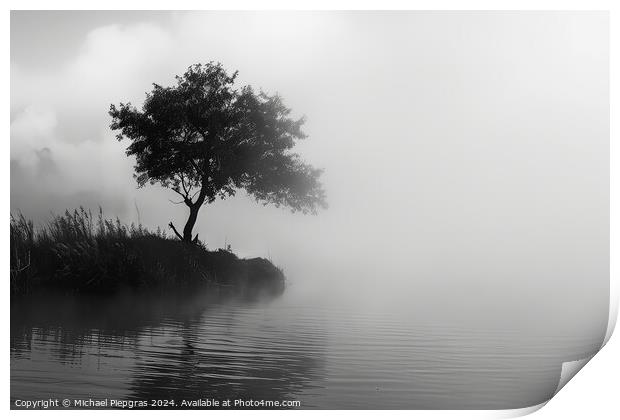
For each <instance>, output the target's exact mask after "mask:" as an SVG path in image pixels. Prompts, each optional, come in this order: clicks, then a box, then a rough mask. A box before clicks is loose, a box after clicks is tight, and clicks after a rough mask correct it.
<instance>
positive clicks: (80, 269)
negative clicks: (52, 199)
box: [10, 207, 284, 295]
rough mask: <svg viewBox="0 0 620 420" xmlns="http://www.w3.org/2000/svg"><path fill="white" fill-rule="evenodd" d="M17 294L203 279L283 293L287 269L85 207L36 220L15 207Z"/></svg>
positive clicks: (104, 290) (106, 290)
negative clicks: (37, 223) (211, 248)
mask: <svg viewBox="0 0 620 420" xmlns="http://www.w3.org/2000/svg"><path fill="white" fill-rule="evenodd" d="M10 233H11V244H10V249H11V267H10V270H11V276H10V281H11V294H12V295H25V294H32V293H37V292H45V291H63V292H67V293H75V294H112V293H116V292H119V291H121V290H124V289H142V290H151V291H153V290H160V291H165V290H167V289H170V288H175V289H179V288H185V287H194V286H197V285H214V286H220V287H221V286H234V287H235V288H236V289H240V290H250V289H261V290H267V291H269V292H274V293H281V291H282V290H283V287H284V276H283V274H282V271H281V270H279V269H278V268H277V267H275V266H274V265H273V264H271V263H270V262H269V261H267V260H265V259H262V258H254V259H240V258H237V256H236V255H234V254H233V253H232V252H230V251H229V250H224V249H219V250H216V251H209V250H207V248H206V246H205V245H204V244H202V243H197V244H187V243H183V242H181V241H178V240H176V239H174V238H172V237H171V236H168V235H167V234H166V233H165V232H164V231H163V230H161V229H160V228H158V229H157V230H154V231H151V230H148V229H146V228H145V227H143V226H142V225H140V224H138V225H135V224H130V225H127V224H123V223H122V222H121V221H120V220H119V219H118V218H116V219H107V218H105V217H104V215H103V212H102V211H101V209H99V212H98V213H97V214H96V215H95V216H93V214H92V213H91V212H90V211H89V210H86V209H84V208H82V207H80V208H79V209H75V210H73V211H69V210H67V211H65V213H64V214H62V215H59V216H55V217H53V218H52V220H51V221H49V222H48V223H47V224H45V225H43V226H40V227H38V228H35V226H34V224H33V223H32V221H30V220H27V219H26V218H25V217H24V216H23V215H21V214H19V215H16V216H14V215H11V229H10Z"/></svg>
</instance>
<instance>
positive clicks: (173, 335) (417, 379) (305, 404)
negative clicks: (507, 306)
mask: <svg viewBox="0 0 620 420" xmlns="http://www.w3.org/2000/svg"><path fill="white" fill-rule="evenodd" d="M599 344H600V341H599V338H596V337H595V338H592V337H579V336H577V337H575V336H566V335H564V336H562V335H553V334H552V333H548V334H539V335H529V336H527V337H524V336H523V334H520V333H516V332H514V331H512V332H511V331H504V330H502V331H498V330H489V329H487V330H484V329H475V328H456V327H448V326H433V327H432V328H431V327H429V326H428V325H423V324H421V323H420V322H416V321H415V320H411V319H407V318H406V317H403V316H398V315H395V313H393V312H391V311H390V310H389V308H386V309H385V310H383V311H380V312H372V313H369V312H365V311H364V310H363V308H361V307H358V308H357V309H356V310H348V309H345V308H342V307H339V308H329V307H322V308H319V307H316V306H310V305H304V304H302V303H300V302H296V301H295V300H294V299H290V298H288V297H287V295H286V294H285V295H284V296H283V297H282V298H280V299H277V300H274V301H271V302H248V301H239V300H235V299H231V298H225V297H221V296H220V297H214V296H213V293H208V292H205V293H195V294H192V295H189V296H187V295H186V296H165V297H162V296H160V297H149V298H146V297H140V298H138V297H135V296H124V297H119V298H114V299H80V300H77V299H74V298H69V297H56V298H49V297H48V298H46V299H45V300H41V299H39V300H34V299H30V300H24V301H14V302H12V304H11V399H12V400H14V399H18V398H19V399H38V398H50V397H53V398H119V399H121V398H133V399H175V400H181V399H198V398H215V399H219V400H225V399H237V398H242V399H250V398H251V399H255V400H256V399H266V400H299V401H301V407H302V408H409V409H415V408H418V409H433V408H444V409H448V408H479V409H492V408H495V409H503V408H519V407H524V406H529V405H533V404H538V403H540V402H542V401H544V400H546V399H548V398H549V397H551V395H552V393H553V391H554V390H555V388H556V386H557V383H558V380H559V375H560V370H561V362H562V361H565V360H572V359H577V358H580V357H583V356H585V355H586V354H589V353H591V352H592V351H594V350H595V349H596V348H597V346H598V345H599Z"/></svg>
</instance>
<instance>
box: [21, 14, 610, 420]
mask: <svg viewBox="0 0 620 420" xmlns="http://www.w3.org/2000/svg"><path fill="white" fill-rule="evenodd" d="M11 19H12V24H11V31H12V33H11V43H12V45H11V54H12V55H11V74H12V76H11V209H12V211H21V212H23V213H24V214H25V215H26V216H28V217H32V218H34V219H35V221H37V222H39V223H44V222H45V221H46V220H48V219H49V214H50V212H56V213H58V212H61V211H63V210H64V209H65V208H72V207H75V206H79V205H84V206H86V207H88V208H92V209H94V210H96V209H97V207H98V206H99V205H101V206H102V207H103V209H104V211H105V213H106V215H107V216H110V217H114V216H119V217H120V218H121V219H122V220H123V221H127V222H132V221H133V222H136V223H138V222H139V223H142V224H144V225H146V226H149V227H156V226H162V227H164V226H166V225H167V224H168V222H169V221H171V220H172V221H174V222H175V223H177V224H178V223H180V221H182V220H183V219H184V218H185V217H186V214H185V209H184V208H183V207H182V206H175V205H173V204H171V203H170V202H169V201H168V200H169V199H173V198H174V197H172V195H173V194H172V193H170V192H169V191H165V190H163V189H161V188H158V187H145V188H143V189H136V188H135V183H134V181H133V179H132V173H133V170H132V164H133V163H132V162H131V160H130V159H128V158H127V157H126V156H125V155H124V149H123V147H124V145H123V144H119V143H117V142H116V141H115V140H114V138H113V137H114V135H113V133H111V132H110V130H109V129H108V128H107V127H108V125H109V119H108V117H107V114H106V112H107V110H108V107H109V104H110V103H117V102H119V101H132V103H134V104H136V105H139V104H140V103H141V101H142V99H143V97H144V92H145V91H147V90H150V87H151V85H150V84H151V83H152V82H155V83H159V84H162V85H168V84H171V83H172V76H173V75H174V74H180V73H182V72H183V71H184V70H185V69H186V67H187V66H189V65H190V64H192V63H195V62H206V61H210V60H214V61H221V62H222V63H223V65H224V66H225V67H226V68H227V69H230V70H234V69H238V70H239V71H240V76H239V77H240V79H241V81H242V83H250V84H253V85H256V86H261V87H263V88H264V89H265V90H266V91H268V92H275V91H277V92H279V93H280V94H281V95H282V97H283V98H284V101H285V103H286V104H287V105H288V106H290V107H291V108H292V109H293V110H294V113H296V115H297V116H301V115H302V114H305V115H306V116H307V123H306V125H305V131H306V132H307V134H308V135H309V138H308V139H306V140H304V141H303V142H301V143H300V145H299V148H297V151H298V152H299V153H300V155H301V156H302V157H303V158H304V159H306V160H307V161H308V162H310V163H312V164H313V165H316V166H317V167H322V168H324V169H325V172H324V175H323V178H322V179H323V183H324V185H325V188H326V191H327V198H328V202H329V205H330V207H329V209H328V210H326V211H323V212H321V213H320V214H318V215H317V216H306V215H301V214H290V213H289V212H287V211H286V210H284V209H278V208H271V207H263V206H261V205H259V204H257V203H255V202H254V201H253V200H252V199H250V198H249V197H247V196H245V195H244V194H242V193H239V194H238V195H237V196H236V197H234V198H231V199H228V200H226V201H218V202H215V203H213V204H212V205H209V206H205V207H204V208H203V209H202V211H201V213H200V216H199V219H198V223H197V225H196V227H197V231H198V232H200V238H201V239H202V240H204V241H205V242H206V244H207V247H209V248H210V249H217V248H220V247H226V246H227V245H231V247H232V250H233V251H234V252H235V253H237V254H238V255H239V256H242V257H245V256H247V257H256V256H263V257H267V258H270V259H271V260H272V261H273V262H274V264H276V265H278V266H279V267H281V268H282V269H283V271H284V273H285V274H286V276H287V287H286V290H285V292H284V294H283V295H282V296H281V297H279V298H277V299H275V300H270V301H260V302H251V301H249V302H248V301H240V300H236V299H231V298H220V297H218V296H215V297H214V296H213V294H212V292H211V291H205V292H204V294H195V295H193V296H169V297H166V298H164V297H161V296H160V297H157V296H154V297H153V296H152V297H148V298H147V297H142V298H137V297H135V296H133V297H129V296H122V297H118V298H115V299H111V300H110V299H108V300H94V301H90V300H89V301H80V300H79V299H74V298H67V297H53V298H52V297H50V298H46V299H45V300H44V301H32V302H19V303H15V304H12V306H11V311H12V313H11V396H12V398H26V397H28V398H48V397H49V390H50V389H57V390H58V392H60V393H62V394H64V395H66V396H67V397H71V398H74V397H75V398H77V397H84V398H88V397H97V396H100V397H103V398H105V397H109V398H112V397H115V396H116V397H118V398H123V397H125V398H129V397H131V398H169V397H173V398H177V399H182V398H186V399H191V398H207V397H209V396H210V397H213V398H222V399H224V398H233V397H235V396H245V397H248V398H265V399H291V400H295V399H297V400H300V401H301V402H302V408H480V409H488V408H498V409H500V408H519V407H524V406H528V405H534V404H538V403H540V402H542V401H544V400H545V399H548V398H549V397H551V396H552V394H553V392H554V390H555V388H556V386H557V383H558V380H559V374H560V370H561V363H562V362H564V361H568V360H575V359H579V358H582V357H585V356H587V355H590V354H592V353H593V352H594V351H596V350H597V349H598V348H599V346H600V344H601V342H602V340H603V336H604V334H605V329H606V326H607V319H608V313H609V311H608V305H609V161H608V153H609V100H608V89H609V83H608V80H609V74H608V23H607V22H608V21H607V19H608V17H607V15H606V14H604V13H583V12H578V13H577V12H576V13H546V12H545V13H542V12H541V13H495V12H494V13H434V12H433V13H422V12H416V13H390V12H372V13H371V12H357V13H344V12H334V13H315V12H312V13H306V12H304V13H292V12H291V13H280V12H264V13H249V12H248V13H231V12H205V13H198V12H192V13H182V12H177V13H137V14H136V13H121V12H110V13H101V12H98V13H97V14H93V13H82V12H81V13H43V12H36V13H32V12H30V13H24V12H13V13H12V15H11ZM73 22H79V24H76V25H67V23H73ZM34 27H37V28H41V29H40V30H39V31H34V30H32V28H34ZM230 27H242V28H243V30H242V31H235V33H233V34H230V36H226V37H221V36H218V34H220V33H221V32H223V31H225V32H226V33H228V32H229V31H228V30H227V29H228V28H230ZM45 28H54V30H53V31H46V30H44V29H45ZM49 33H53V34H54V35H53V36H54V37H57V38H58V39H57V40H56V41H57V42H56V41H55V42H53V43H52V44H53V46H50V43H49V42H48V40H46V38H45V37H47V34H49ZM112 58H113V59H112ZM40 62H46V63H49V66H48V67H46V68H40V67H39V66H37V65H35V64H36V63H40Z"/></svg>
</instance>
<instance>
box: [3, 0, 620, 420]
mask: <svg viewBox="0 0 620 420" xmlns="http://www.w3.org/2000/svg"><path fill="white" fill-rule="evenodd" d="M617 3H618V2H617V1H616V2H614V1H605V0H599V1H596V0H591V1H570V0H565V1H559V0H554V1H552V0H539V1H533V0H521V1H488V0H487V1H447V0H446V1H428V0H427V1H422V0H420V1H415V0H410V1H406V0H383V1H381V2H379V1H363V0H357V1H355V0H332V1H329V0H314V1H292V0H288V1H286V0H271V1H260V3H259V2H258V1H251V0H229V1H221V0H202V1H199V0H176V1H162V0H152V1H149V2H148V3H146V2H143V1H136V0H108V1H99V0H97V1H90V2H88V3H85V2H79V1H75V0H61V1H58V0H57V1H54V2H52V1H42V0H36V1H13V0H9V1H7V2H5V4H7V6H8V8H7V10H6V12H5V14H4V15H3V16H2V25H1V27H2V28H3V30H2V38H3V39H2V45H3V49H4V57H5V65H4V68H3V77H4V80H5V87H6V88H5V90H4V91H5V92H9V91H10V76H9V69H10V56H9V53H8V52H9V49H10V26H9V25H10V23H9V22H10V17H9V16H10V14H9V12H8V10H11V9H12V10H46V9H47V10H72V9H79V10H104V9H117V10H140V9H145V6H146V9H148V10H209V9H211V10H246V9H247V10H259V9H267V10H281V9H287V10H373V9H380V10H401V9H402V10H404V9H413V10H608V11H610V29H611V51H610V54H611V55H610V64H611V69H610V77H611V80H610V83H611V92H610V95H611V96H610V100H611V104H610V105H611V108H610V112H611V114H610V115H611V120H610V122H611V131H610V134H611V151H610V152H611V153H610V163H611V180H610V181H611V183H610V186H611V195H610V205H611V220H610V222H611V225H610V226H611V239H610V252H611V261H610V262H611V267H610V270H611V271H610V274H611V278H610V298H611V301H610V322H609V326H608V329H607V336H606V341H607V340H609V338H610V337H611V333H612V332H613V328H614V326H615V323H616V319H617V314H618V275H617V273H618V255H619V253H618V249H619V248H618V237H619V236H618V233H619V231H618V229H619V228H618V219H617V217H615V215H616V214H618V210H619V206H618V204H619V201H618V194H619V191H620V190H619V187H620V182H619V181H620V180H619V176H620V175H619V174H620V172H619V171H618V169H617V168H618V162H619V147H618V122H617V121H618V118H617V116H618V115H619V112H618V110H619V109H620V108H619V106H618V103H619V102H618V98H619V90H618V83H616V82H615V79H614V76H615V75H617V74H620V73H619V70H620V67H619V66H618V45H619V44H620V43H619V42H618V32H619V30H618V28H617V27H616V26H617V23H618V22H617V21H618V20H619V18H618V16H620V12H619V11H618V10H619V9H620V7H619V6H618V5H617ZM5 98H6V99H5V101H4V102H3V104H2V107H3V111H4V115H5V118H6V119H7V123H6V125H5V133H6V136H5V140H4V141H3V142H2V146H1V147H2V148H3V150H2V151H3V156H5V159H6V156H9V155H10V153H9V148H10V146H9V139H10V96H9V95H5ZM2 171H3V175H4V176H3V177H2V179H3V180H4V182H5V191H8V190H10V181H9V177H10V168H9V165H8V164H7V162H6V161H5V164H4V165H3V166H2ZM8 196H9V195H8V194H5V197H8ZM9 212H10V205H9V199H8V198H6V199H5V215H6V216H5V217H7V218H8V214H9ZM1 226H2V227H1V229H2V235H3V236H2V237H3V239H4V240H3V241H2V253H3V254H2V255H3V260H2V261H3V265H4V272H5V273H6V272H7V271H8V265H9V263H8V258H7V257H8V255H9V241H8V238H9V234H8V233H9V232H8V223H5V224H1ZM5 290H6V289H5ZM9 316H10V312H9V296H8V294H7V295H6V296H5V305H4V317H3V320H4V323H5V324H4V326H5V331H7V330H8V328H9V325H8V323H9ZM1 339H2V343H3V345H4V349H5V351H7V352H8V351H9V343H8V341H9V334H6V333H5V334H3V335H2V338H1ZM617 341H618V340H617V339H615V340H611V342H612V344H611V345H608V346H606V347H605V348H604V349H603V351H602V353H604V355H605V361H606V364H605V365H604V366H601V363H599V362H597V360H596V359H597V358H598V357H599V356H596V357H595V358H594V362H593V363H591V364H592V365H595V366H592V368H591V369H590V366H589V365H590V364H588V366H586V367H585V368H584V371H587V373H588V377H584V378H580V379H579V380H578V381H577V382H580V383H579V387H577V386H575V389H579V390H580V393H579V394H578V395H574V394H572V398H570V399H567V398H564V394H568V393H569V391H572V388H571V384H569V385H568V386H567V387H566V388H567V390H566V391H562V392H560V394H559V395H558V397H556V398H554V399H552V400H551V401H552V402H553V401H555V400H556V399H558V400H562V401H564V405H563V406H561V407H559V404H554V403H550V404H549V407H548V408H545V409H544V410H541V411H539V412H537V413H536V414H535V415H534V416H535V417H539V418H543V417H544V418H581V417H580V416H583V415H585V413H586V411H585V410H588V412H589V410H590V407H589V405H590V404H592V403H594V404H597V406H599V407H600V406H601V405H602V406H603V407H606V408H605V411H600V410H596V408H595V407H594V408H592V409H593V410H594V411H597V412H599V413H600V414H601V417H595V418H615V417H616V416H617V415H618V413H619V412H620V410H619V409H618V404H617V403H615V399H614V397H615V392H614V391H615V389H616V386H617V385H616V382H615V381H616V380H617V378H616V377H614V376H613V373H618V357H617V356H618V354H619V353H620V350H619V346H620V345H619V344H618V343H617ZM7 359H8V357H7ZM610 367H611V368H612V369H615V370H612V371H611V372H610ZM595 368H596V369H598V371H596V370H594V369H595ZM3 370H4V382H3V383H2V391H3V395H4V398H3V399H2V402H1V403H0V404H2V405H3V408H4V409H6V410H8V409H9V399H8V395H9V394H10V391H9V388H10V374H9V371H10V366H9V363H8V360H6V361H5V364H4V369H3ZM608 372H610V373H612V374H611V375H608ZM584 376H586V375H585V374H584ZM586 380H589V381H590V382H589V383H587V384H584V382H586ZM605 396H606V397H605ZM604 398H606V399H605V400H603V399H604ZM580 400H581V401H582V403H580V402H579V401H580ZM558 402H559V401H558ZM584 404H585V405H584ZM552 406H553V409H552ZM246 413H248V412H245V411H244V412H240V411H229V412H218V413H213V412H208V413H207V412H204V411H192V412H184V413H183V414H182V415H183V416H191V417H200V418H204V417H206V416H209V417H211V416H217V417H223V418H230V417H232V418H234V417H237V416H243V415H244V414H246ZM579 413H580V414H579ZM10 414H11V415H13V416H17V417H22V416H25V417H31V416H32V417H34V416H38V415H40V413H35V412H32V411H28V412H19V411H15V410H13V411H11V413H10ZM169 414H170V413H169V412H163V411H159V412H153V411H150V412H148V413H146V415H148V416H155V417H164V416H166V417H168V416H169ZM325 414H328V415H337V416H338V417H342V416H344V417H345V418H353V417H355V418H357V417H359V416H362V417H364V416H372V417H375V416H378V415H381V416H385V415H388V416H389V417H397V418H409V417H410V416H411V415H414V416H416V417H417V418H441V419H444V418H481V417H495V418H498V417H504V415H506V414H509V415H520V414H527V410H526V409H525V410H519V411H511V412H506V411H504V412H501V413H500V412H493V411H413V412H407V411H387V412H380V413H379V412H375V411H365V412H356V411H347V412H345V411H320V412H317V411H296V412H294V413H291V412H266V411H262V412H257V411H252V412H251V416H252V417H254V418H258V419H262V418H265V419H266V418H269V419H270V420H271V419H273V418H274V417H275V418H278V417H280V416H287V417H289V416H294V417H298V418H307V417H308V416H312V417H314V416H315V415H325ZM603 414H605V416H602V415H603ZM45 415H49V416H51V417H59V418H60V417H62V418H63V419H66V418H67V417H72V416H80V417H82V416H84V413H82V412H77V411H76V412H68V411H55V412H52V411H47V412H45ZM109 415H110V412H109V411H105V412H95V411H90V412H89V413H88V416H89V417H94V418H97V417H101V418H107V417H108V416H109ZM114 415H120V416H122V417H124V416H135V415H140V414H139V413H138V412H135V411H123V412H118V413H114ZM541 416H542V417H541ZM556 416H557V417H556ZM573 416H575V417H573Z"/></svg>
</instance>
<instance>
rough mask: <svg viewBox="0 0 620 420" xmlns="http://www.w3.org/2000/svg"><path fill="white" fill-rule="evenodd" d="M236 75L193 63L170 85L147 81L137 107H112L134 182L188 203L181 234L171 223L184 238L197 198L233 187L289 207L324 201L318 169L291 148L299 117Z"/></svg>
mask: <svg viewBox="0 0 620 420" xmlns="http://www.w3.org/2000/svg"><path fill="white" fill-rule="evenodd" d="M236 77H237V72H234V73H233V74H232V75H229V74H228V73H227V72H226V70H225V69H224V68H223V67H222V65H221V64H219V63H218V64H214V63H208V64H205V65H202V64H196V65H193V66H191V67H189V68H188V69H187V71H186V72H185V74H183V76H177V77H176V85H175V86H172V87H162V86H160V85H157V84H153V90H152V91H151V92H150V93H147V95H146V100H145V101H144V104H143V106H142V109H141V110H138V109H136V108H135V107H134V106H132V105H131V104H130V103H126V104H125V103H121V104H120V105H119V106H115V105H111V106H110V116H111V117H112V124H111V126H110V127H111V128H112V129H113V130H120V133H119V134H118V135H117V136H116V137H117V139H118V140H119V141H120V140H123V139H125V138H126V139H128V140H129V141H130V142H131V143H130V144H129V146H128V147H127V151H126V152H127V155H128V156H135V158H136V165H135V172H136V173H135V175H134V177H135V178H136V180H137V182H138V186H139V187H142V186H144V185H145V184H146V183H150V184H157V183H159V184H161V185H162V186H163V187H166V188H170V189H171V190H172V191H174V192H175V193H176V194H178V195H179V196H180V197H181V201H179V202H177V203H176V204H181V203H183V204H185V205H186V206H187V207H188V208H189V216H188V219H187V222H186V223H185V227H184V228H183V234H182V235H181V233H179V232H178V231H177V229H176V228H175V226H174V224H173V223H172V222H170V224H169V226H170V228H172V229H173V230H174V233H175V234H176V235H177V237H178V238H179V239H181V240H182V241H184V242H196V241H197V240H198V235H196V236H195V237H194V238H193V239H192V230H193V228H194V224H195V223H196V219H197V217H198V212H199V210H200V207H201V206H202V205H203V204H205V203H212V202H213V201H215V199H217V198H220V199H225V198H226V197H229V196H233V195H235V192H236V191H238V190H245V191H247V193H248V194H250V195H252V196H254V197H255V198H256V200H257V201H259V202H262V203H264V204H269V203H271V204H275V205H276V206H278V207H279V206H281V205H284V206H287V207H290V208H291V210H292V211H301V212H303V213H308V212H310V213H313V214H314V213H316V210H317V208H318V207H325V206H326V203H325V194H324V191H323V189H322V187H321V184H320V182H319V176H320V174H321V170H320V169H315V168H313V167H312V166H310V165H308V164H306V163H304V162H303V161H301V159H300V158H299V156H298V155H297V154H295V153H293V152H291V149H292V148H293V146H295V142H296V140H298V139H303V138H305V137H306V135H305V134H304V133H303V131H302V125H303V123H304V119H303V118H301V119H297V120H296V119H292V118H290V117H289V115H290V112H291V110H290V109H289V108H287V107H286V106H284V104H283V102H282V99H281V98H280V97H279V96H278V95H277V94H276V95H273V96H270V95H268V94H266V93H264V92H262V91H261V92H258V93H257V92H255V91H254V89H252V87H250V86H243V87H241V88H239V89H237V88H235V86H234V85H235V79H236Z"/></svg>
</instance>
